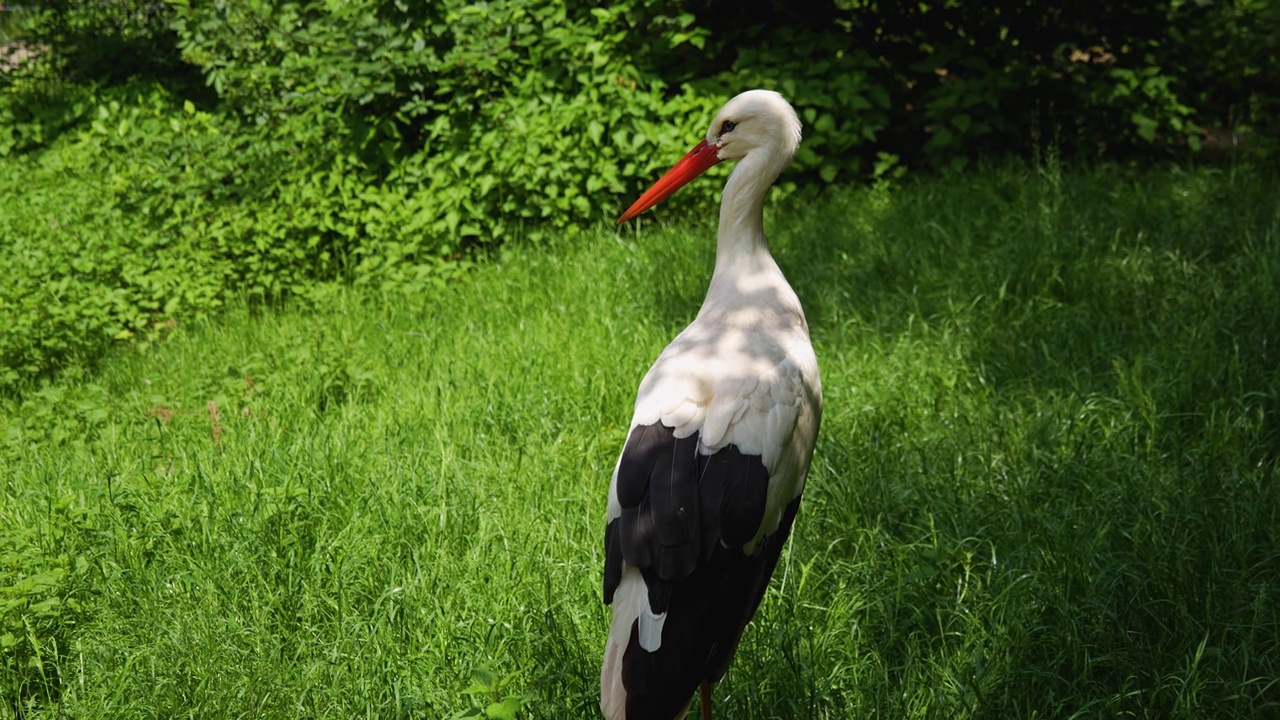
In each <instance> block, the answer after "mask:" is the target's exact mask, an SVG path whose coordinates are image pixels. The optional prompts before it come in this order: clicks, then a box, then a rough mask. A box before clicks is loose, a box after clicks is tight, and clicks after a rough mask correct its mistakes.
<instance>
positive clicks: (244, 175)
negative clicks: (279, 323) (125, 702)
mask: <svg viewBox="0 0 1280 720" xmlns="http://www.w3.org/2000/svg"><path fill="white" fill-rule="evenodd" d="M1278 8H1280V6H1278V5H1276V4H1275V3H1271V2H1267V0H1236V1H1234V2H1231V3H1227V2H1225V1H1223V2H1217V1H1211V2H1197V3H1188V2H1184V1H1183V0H1145V1H1144V2H1139V3H1128V4H1122V5H1114V4H1113V5H1082V6H1080V7H1075V8H1073V9H1072V13H1071V14H1068V13H1066V12H1065V11H1063V10H1061V9H1058V8H1054V7H1048V6H1045V5H1044V4H1042V3H1033V2H1029V1H1028V0H1014V1H1011V2H1009V1H1002V2H998V3H995V4H978V3H961V2H959V1H958V0H941V1H940V2H926V3H908V4H893V3H889V4H871V3H864V2H855V1H853V0H838V1H834V2H830V3H811V4H808V5H805V6H803V7H802V8H800V7H794V6H793V5H792V4H787V3H780V2H775V1H774V0H751V1H748V2H733V3H730V2H727V1H726V0H710V1H709V2H705V3H687V2H681V1H680V0H626V1H624V2H620V3H613V4H610V5H609V6H608V7H600V6H598V4H595V3H582V2H570V3H554V2H549V1H548V0H512V1H510V2H503V3H491V2H466V1H464V0H435V1H432V2H428V1H425V0H419V1H417V2H409V1H408V0H399V1H398V2H395V3H391V2H386V0H357V1H355V2H350V3H303V2H291V3H275V2H266V1H265V0H252V1H249V2H241V3H228V2H212V3H188V2H183V1H182V0H175V2H172V3H169V4H157V3H151V2H137V1H130V0H105V1H104V2H95V3H78V2H71V1H70V0H54V1H52V2H38V3H34V4H33V5H32V7H31V8H30V9H29V10H28V12H27V13H26V14H25V17H24V22H23V23H22V28H21V32H22V33H23V36H24V41H26V42H30V43H32V44H34V45H39V46H41V47H44V48H46V49H45V51H44V52H43V53H42V54H41V55H40V56H39V57H38V58H37V59H36V60H34V61H30V62H28V63H26V64H25V65H24V66H23V67H22V68H21V69H20V70H19V71H17V72H11V73H4V74H0V157H7V158H9V159H8V160H6V161H4V162H5V164H4V165H3V166H2V167H0V176H2V177H3V178H4V179H5V181H6V182H7V183H8V184H10V185H13V186H14V187H15V188H16V189H15V191H14V192H13V194H12V196H11V198H10V199H11V200H12V202H9V203H7V204H6V205H5V208H4V210H3V211H0V233H3V234H0V258H3V259H4V260H5V261H6V266H7V267H11V268H14V269H15V270H14V271H13V272H12V273H11V279H10V280H9V281H8V282H7V283H6V284H5V286H4V288H3V291H2V292H0V315H2V316H3V318H4V319H5V330H4V331H3V332H4V334H3V336H0V338H2V339H0V356H2V357H3V360H4V363H5V365H4V368H3V370H2V371H0V385H3V386H5V387H13V386H15V385H14V384H15V383H21V382H26V381H27V380H30V379H31V378H34V377H38V376H40V375H45V374H48V373H49V372H51V371H54V370H56V369H57V368H58V367H62V366H64V365H66V364H68V363H72V364H76V363H81V362H82V361H87V360H88V359H90V358H92V357H95V356H96V355H97V354H99V353H100V352H101V350H102V348H103V347H104V346H105V345H106V344H109V343H111V342H127V343H138V342H145V341H146V339H147V338H148V337H152V336H156V335H158V334H162V332H163V330H162V328H164V327H167V325H168V324H170V323H171V322H172V321H174V320H175V319H180V318H181V317H185V316H189V315H192V314H200V313H203V312H207V311H209V310H210V309H213V308H216V307H217V306H218V304H219V303H220V302H221V299H222V298H223V297H225V296H226V294H228V293H248V294H250V295H253V296H257V297H263V298H269V297H279V296H282V295H285V294H291V293H292V294H297V293H303V294H305V293H307V292H308V288H309V287H310V286H311V284H313V283H315V282H317V281H330V280H347V281H353V282H356V283H360V284H370V285H376V286H384V287H387V288H396V289H397V291H402V292H410V293H419V294H422V293H430V292H433V291H434V290H435V289H436V288H438V287H439V286H440V285H441V284H442V283H446V282H449V281H450V280H451V279H452V278H455V277H457V276H458V274H459V273H461V272H464V271H465V270H466V268H467V267H468V266H469V265H470V263H471V262H473V261H474V259H475V258H476V257H477V256H481V255H483V254H485V253H487V252H488V250H489V249H491V248H493V247H496V246H498V245H500V244H502V243H506V242H510V241H512V240H520V241H524V242H533V243H540V242H548V241H552V240H554V239H555V238H557V237H559V236H562V235H566V234H571V233H574V232H576V231H578V230H580V229H582V228H584V227H592V226H596V225H598V224H600V223H610V222H611V221H612V219H613V218H615V217H616V216H617V212H618V210H619V209H620V208H621V207H623V206H625V204H626V203H627V202H628V201H629V200H630V199H631V198H632V197H633V196H634V195H635V194H636V193H638V192H639V191H640V190H642V189H643V187H644V186H645V185H647V184H648V183H649V182H651V181H652V180H653V179H654V178H655V177H656V175H657V174H658V173H659V172H661V171H662V170H663V169H665V168H666V167H667V166H668V165H669V164H670V163H671V162H672V161H673V160H674V159H675V158H676V157H678V155H679V153H681V152H682V151H684V150H685V149H686V148H687V147H688V145H689V144H690V143H691V142H692V140H693V139H694V138H696V137H697V136H698V135H699V134H700V133H701V132H703V131H704V130H705V125H704V124H705V123H706V122H707V120H708V118H709V117H710V116H711V114H712V113H713V112H714V111H715V109H716V107H717V106H718V105H719V104H720V103H721V102H723V100H724V99H725V98H727V97H728V96H730V95H732V94H734V93H736V92H738V91H741V90H743V89H745V88H747V87H751V86H767V87H774V88H776V89H778V90H780V91H782V92H783V93H784V94H785V95H786V96H787V97H788V98H789V99H791V101H792V102H793V104H794V105H795V106H796V108H797V110H798V111H799V113H800V115H801V118H802V120H803V121H804V123H805V142H804V144H803V145H802V146H801V149H800V152H799V155H798V157H797V159H796V163H795V165H794V167H793V169H792V170H791V171H789V173H788V175H787V176H786V177H785V178H784V180H783V183H782V191H781V193H786V192H788V191H789V190H791V189H792V188H794V187H797V186H799V185H807V186H810V187H814V188H817V187H821V186H823V185H824V184H828V183H833V182H851V181H852V182H858V181H862V180H865V179H867V178H871V177H879V176H884V175H897V174H900V173H901V172H902V171H903V170H904V169H905V168H907V167H923V168H940V169H948V168H950V169H957V168H963V167H965V166H967V165H968V164H970V163H971V162H972V161H973V160H975V159H977V158H981V157H984V156H992V155H1005V154H1008V153H1011V152H1013V153H1021V154H1024V155H1032V154H1034V153H1037V152H1040V151H1041V150H1043V149H1044V148H1046V147H1049V146H1052V148H1053V152H1054V153H1055V154H1056V155H1057V156H1060V157H1066V158H1070V157H1085V158H1093V157H1097V156H1102V157H1134V156H1139V157H1143V156H1145V157H1152V156H1157V157H1159V156H1186V154H1187V153H1188V152H1191V151H1194V150H1195V149H1196V148H1198V147H1199V146H1200V145H1201V144H1202V143H1204V142H1209V143H1210V144H1211V145H1212V144H1215V143H1217V144H1221V143H1220V141H1219V139H1220V138H1221V137H1227V138H1230V139H1233V140H1234V138H1236V137H1237V136H1239V135H1243V136H1244V137H1245V145H1246V147H1248V146H1253V147H1255V148H1260V149H1267V142H1268V138H1269V136H1270V135H1273V134H1274V130H1275V129H1276V127H1277V123H1278V119H1280V106H1278V103H1277V100H1276V99H1275V96H1274V93H1273V92H1272V91H1271V90H1270V89H1271V88H1274V87H1276V86H1280V75H1278V73H1280V69H1277V66H1276V64H1275V63H1274V57H1273V51H1274V47H1275V46H1276V43H1277V41H1280V9H1278ZM1272 149H1274V148H1272ZM718 172H724V171H723V170H719V171H718ZM718 190H719V188H718V185H717V183H715V182H706V183H698V184H694V185H693V186H691V187H690V188H689V189H688V190H687V191H685V192H684V193H682V194H681V196H680V197H679V198H677V199H676V200H675V201H674V202H673V203H670V204H669V205H668V206H666V207H664V208H663V209H662V210H660V211H659V212H660V213H667V214H673V213H674V214H679V213H682V212H692V211H695V210H696V211H698V212H702V213H704V214H705V213H709V211H710V208H711V205H712V203H713V202H714V200H715V198H716V195H717V193H718ZM50 218H54V219H55V222H56V227H54V226H50V225H49V220H50Z"/></svg>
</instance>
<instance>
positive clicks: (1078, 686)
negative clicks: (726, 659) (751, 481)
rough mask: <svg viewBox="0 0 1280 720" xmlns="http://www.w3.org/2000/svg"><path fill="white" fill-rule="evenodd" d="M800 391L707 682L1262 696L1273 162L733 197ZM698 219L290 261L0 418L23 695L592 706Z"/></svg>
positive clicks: (1278, 538) (843, 712)
mask: <svg viewBox="0 0 1280 720" xmlns="http://www.w3.org/2000/svg"><path fill="white" fill-rule="evenodd" d="M769 224H770V226H771V228H770V231H771V238H772V240H773V245H774V249H775V254H776V255H777V256H778V258H779V262H780V264H781V265H782V266H783V268H784V270H785V271H786V272H787V273H788V275H789V277H790V278H791V280H792V282H793V284H794V285H795V286H796V288H797V291H798V292H799V294H800V296H801V299H802V300H803V301H804V303H805V306H806V308H807V310H808V314H809V320H810V325H811V327H812V328H813V333H814V342H815V345H816V346H817V348H818V352H819V357H820V360H821V363H822V367H823V373H824V388H825V391H826V407H827V413H826V417H825V418H824V425H823V431H822V437H821V438H820V442H819V448H818V452H817V457H816V459H815V468H814V472H813V475H812V477H811V479H810V484H809V490H808V492H807V495H806V499H805V503H804V506H803V507H802V510H801V516H800V519H799V521H798V524H797V530H796V533H795V535H794V538H793V541H792V543H791V545H790V547H789V548H788V550H787V552H786V554H785V555H784V559H783V561H782V563H781V564H780V566H779V570H778V573H777V576H776V577H775V581H774V583H773V584H772V586H771V588H770V591H769V594H768V596H767V598H766V601H765V603H764V605H763V607H762V608H761V611H760V614H759V615H758V616H757V619H756V621H755V622H754V623H753V624H752V626H751V627H750V628H749V629H748V631H747V634H746V637H745V639H744V642H743V645H742V648H741V650H740V652H739V657H738V659H737V662H736V664H735V666H734V668H733V670H732V671H731V672H730V675H729V677H728V678H727V679H726V681H725V682H724V683H723V684H722V686H721V688H720V690H719V691H718V693H717V699H716V702H717V713H718V715H719V716H720V717H730V718H851V717H864V716H876V717H895V718H896V717H906V718H989V717H1017V718H1042V717H1054V718H1085V717H1100V718H1101V717H1108V718H1110V717H1122V716H1123V717H1142V718H1178V717H1185V718H1193V717H1214V718H1233V717H1234V718H1253V717H1265V716H1267V715H1271V714H1277V713H1280V684H1278V683H1277V680H1276V678H1277V677H1280V650H1278V649H1277V647H1276V642H1277V638H1278V637H1280V466H1278V465H1277V458H1280V422H1278V418H1280V362H1277V347H1276V344H1277V343H1278V342H1280V178H1277V177H1275V176H1274V175H1267V174H1257V173H1247V172H1243V171H1240V172H1237V171H1231V170H1218V171H1212V170H1205V171H1196V172H1181V171H1167V172H1150V173H1131V172H1126V171H1120V170H1111V169H1100V170H1095V171H1090V172H1087V173H1063V172H1061V171H1059V170H1058V169H1057V168H1056V167H1054V166H1053V165H1052V164H1050V165H1048V166H1046V167H1044V168H1040V169H1023V168H1004V169H995V170H987V171H983V172H980V173H975V174H974V175H972V176H970V177H966V178H962V179H960V178H957V179H951V180H947V181H942V180H926V181H919V182H911V183H907V184H904V185H901V186H896V187H890V186H882V187H878V188H875V189H869V190H867V189H858V190H841V191H834V192H832V193H830V194H829V195H826V196H823V197H819V198H814V199H812V200H811V201H810V202H808V203H803V204H801V203H797V202H794V201H793V202H789V203H788V204H787V205H786V206H785V207H777V208H773V209H772V210H771V211H770V217H769ZM713 235H714V229H713V228H712V227H711V226H709V225H697V224H695V225H685V226H678V227H658V228H657V229H653V228H645V229H644V230H643V231H641V232H640V233H633V232H632V231H631V230H625V231H622V232H619V233H617V234H614V233H610V232H600V233H594V234H590V235H588V236H586V237H583V238H580V239H577V240H573V241H566V242H564V243H562V244H561V245H560V246H556V247H552V248H543V249H538V250H532V249H527V250H513V251H510V252H509V253H508V254H506V255H504V256H503V257H502V258H500V259H498V260H496V261H495V262H494V263H493V264H491V265H490V266H487V267H485V268H483V269H481V270H479V271H477V272H476V273H474V274H473V275H472V276H471V277H470V278H468V279H467V280H466V281H465V282H463V283H459V284H456V285H451V286H449V287H448V288H445V289H443V290H442V291H440V292H438V293H436V294H434V295H432V296H430V297H416V296H415V297H409V296H395V295H379V294H377V293H373V292H369V291H361V290H353V289H349V288H340V287H333V288H322V289H318V290H317V291H316V293H315V294H314V296H313V297H312V298H311V300H310V301H309V302H302V301H299V302H298V303H296V304H294V305H293V306H290V307H287V308H280V309H277V310H269V311H263V310H259V309H255V308H252V307H250V306H248V305H245V304H241V305H239V306H236V307H233V308H232V309H231V311H230V312H229V313H228V315H227V316H226V317H224V318H222V319H220V320H218V321H216V322H214V321H205V320H200V321H191V322H182V321H181V320H180V321H179V325H178V327H177V328H175V330H174V331H173V334H172V336H171V337H170V338H169V339H168V340H166V341H165V342H163V343H160V344H158V345H155V346H149V347H147V348H146V349H145V350H142V351H139V352H135V353H132V354H124V355H120V356H118V357H115V358H113V359H112V360H110V361H109V362H107V363H106V364H105V365H104V367H103V369H102V370H101V371H100V372H98V373H96V374H94V375H91V376H90V377H89V378H88V379H86V380H80V381H76V382H66V383H63V384H57V385H50V386H47V387H45V388H43V389H41V390H39V391H34V392H31V393H28V394H27V396H26V398H25V399H24V400H22V401H20V402H19V401H13V404H12V406H11V407H7V408H5V409H4V411H3V412H0V452H3V462H4V467H5V468H7V469H6V470H5V473H4V475H5V482H4V483H3V485H0V542H3V543H4V545H3V547H0V623H3V625H0V641H2V642H3V652H4V653H5V655H4V659H5V665H4V668H3V669H4V675H3V676H2V677H0V693H3V698H4V700H5V703H4V704H3V705H0V716H4V715H5V714H9V715H15V714H16V715H19V716H28V717H54V716H68V717H77V718H94V717H131V718H146V717H156V718H173V717H200V718H214V717H321V716H323V717H406V718H445V717H450V716H453V715H455V714H465V713H468V712H470V713H472V714H474V715H475V716H480V717H483V716H486V715H488V716H490V717H506V716H510V715H511V714H512V713H514V716H515V717H520V718H566V717H575V718H576V717H581V718H588V717H594V716H595V714H596V712H597V711H596V710H595V705H596V700H597V687H596V683H597V672H598V661H599V653H600V651H601V647H602V641H603V637H604V633H605V631H606V624H607V611H606V609H605V608H604V606H603V605H602V604H601V600H600V589H601V579H600V563H601V560H602V553H601V552H600V549H601V533H602V526H603V505H604V492H605V488H606V486H607V482H608V475H609V472H610V470H611V466H612V463H613V461H614V460H615V458H616V453H617V452H618V449H619V448H620V446H621V443H622V441H623V440H624V435H625V430H626V427H625V423H626V421H627V418H628V417H629V412H630V403H631V401H632V399H633V392H634V388H635V386H636V384H637V383H638V381H639V379H640V377H641V375H642V374H643V372H644V370H645V368H646V367H647V365H648V363H649V362H651V361H652V359H653V357H654V356H656V354H657V353H658V351H659V350H660V349H661V348H662V346H663V345H664V344H665V342H666V341H667V340H668V339H669V338H670V337H671V336H672V335H673V334H674V333H675V332H676V331H678V330H679V328H680V327H681V326H682V324H683V323H684V322H687V321H688V320H689V319H690V318H691V317H692V315H693V313H694V312H695V311H696V308H697V306H698V303H699V302H700V300H701V295H702V292H703V290H704V289H705V284H706V279H707V276H708V274H709V268H710V264H711V259H712V253H713V248H712V246H711V238H712V237H713Z"/></svg>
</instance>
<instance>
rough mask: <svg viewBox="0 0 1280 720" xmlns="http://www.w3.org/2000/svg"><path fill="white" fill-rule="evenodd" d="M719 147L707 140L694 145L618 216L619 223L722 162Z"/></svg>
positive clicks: (646, 208)
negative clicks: (718, 153)
mask: <svg viewBox="0 0 1280 720" xmlns="http://www.w3.org/2000/svg"><path fill="white" fill-rule="evenodd" d="M716 151H717V148H716V147H715V146H714V145H708V144H707V141H706V140H703V141H702V142H700V143H698V144H697V145H694V146H693V149H692V150H690V151H689V152H688V153H686V154H685V156H684V157H682V158H680V162H678V163H676V164H675V165H673V166H672V167H671V169H670V170H668V171H667V174H665V175H663V176H662V177H661V178H659V179H658V182H656V183H654V184H653V187H651V188H649V189H648V190H645V191H644V194H643V195H641V196H640V199H638V200H636V201H635V202H634V203H632V204H631V207H629V208H627V211H626V212H624V213H622V217H620V218H618V224H619V225H621V224H622V223H624V222H626V221H628V220H630V219H631V218H633V217H635V216H637V215H639V214H640V213H642V212H644V211H645V210H648V209H649V208H651V207H653V206H654V205H657V204H658V203H660V202H662V201H663V200H666V199H667V197H668V196H670V195H671V194H672V193H674V192H675V191H676V190H679V189H680V188H682V187H684V185H685V183H687V182H689V181H690V180H692V179H694V178H696V177H698V176H699V175H701V174H702V173H704V172H706V171H707V168H709V167H711V166H712V165H715V164H716V163H718V162H720V158H719V157H718V156H717V155H716Z"/></svg>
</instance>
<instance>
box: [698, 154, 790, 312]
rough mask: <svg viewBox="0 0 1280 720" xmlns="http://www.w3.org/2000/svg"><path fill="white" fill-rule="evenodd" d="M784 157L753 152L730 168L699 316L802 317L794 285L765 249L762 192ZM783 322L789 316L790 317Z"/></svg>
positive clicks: (770, 182) (766, 244) (776, 172)
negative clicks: (708, 282) (711, 268)
mask: <svg viewBox="0 0 1280 720" xmlns="http://www.w3.org/2000/svg"><path fill="white" fill-rule="evenodd" d="M786 162H787V159H786V158H778V157H773V156H771V155H770V154H768V153H765V152H753V153H750V154H748V155H747V157H745V158H743V159H742V160H741V161H740V162H739V163H738V165H737V167H735V168H734V169H733V173H732V174H731V175H730V176H729V181H728V182H727V183H725V186H724V194H723V195H722V197H721V200H720V230H719V235H718V239H717V243H716V268H715V272H714V273H713V274H712V276H711V285H710V287H708V288H707V297H706V299H705V300H704V301H703V303H702V308H701V309H700V310H699V312H698V315H699V317H720V316H724V315H735V314H738V313H740V312H742V311H747V312H748V313H749V314H752V313H754V314H757V316H758V313H761V312H765V313H769V314H779V315H782V316H786V317H788V318H793V319H794V320H796V321H798V322H799V324H800V325H803V323H804V312H803V310H801V308H800V301H799V299H798V298H796V294H795V291H794V290H792V289H791V286H790V285H789V284H788V283H787V279H786V278H785V277H784V276H783V275H782V270H781V269H779V268H778V264H777V263H776V262H774V259H773V256H772V255H771V254H770V253H769V245H768V243H767V242H766V241H765V237H764V197H765V194H766V193H767V192H768V191H769V187H770V186H771V185H772V184H773V181H774V180H775V179H777V177H778V174H779V173H781V172H782V168H783V166H785V165H786ZM787 322H791V320H788V321H787Z"/></svg>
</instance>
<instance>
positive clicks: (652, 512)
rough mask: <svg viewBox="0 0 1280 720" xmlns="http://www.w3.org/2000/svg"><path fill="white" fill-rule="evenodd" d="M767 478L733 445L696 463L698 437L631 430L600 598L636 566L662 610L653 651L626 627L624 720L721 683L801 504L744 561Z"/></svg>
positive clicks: (657, 427) (667, 709) (667, 708)
mask: <svg viewBox="0 0 1280 720" xmlns="http://www.w3.org/2000/svg"><path fill="white" fill-rule="evenodd" d="M768 487H769V473H768V471H767V470H766V468H765V467H764V463H763V462H762V461H761V458H760V457H759V456H758V455H745V454H743V453H741V452H740V451H739V450H738V449H737V448H736V447H734V446H732V445H730V446H727V447H724V448H722V449H720V450H719V451H717V452H715V453H713V454H710V455H704V454H702V453H700V452H699V451H698V434H697V433H694V434H692V435H690V436H689V437H686V438H676V437H675V435H674V432H673V430H672V428H670V427H667V426H665V425H662V424H661V423H654V424H652V425H645V426H639V427H636V428H634V429H633V430H632V432H631V435H630V437H629V439H628V441H627V444H626V446H625V448H624V449H623V453H622V459H621V461H620V462H619V465H618V482H617V497H618V500H619V503H620V504H621V506H622V514H621V516H620V517H617V518H615V519H614V520H612V521H611V522H610V523H609V524H608V525H607V527H606V528H605V583H604V584H605V586H604V597H605V602H609V603H612V601H613V595H614V591H615V590H616V589H617V587H618V584H619V582H620V581H621V577H622V564H623V562H624V561H625V562H626V563H627V564H629V565H632V566H635V567H637V568H639V569H640V572H641V574H642V576H643V578H644V583H645V586H646V589H647V590H648V595H649V605H650V608H651V610H652V611H653V612H654V613H655V614H661V613H666V618H665V620H664V623H663V629H662V642H661V645H660V647H658V648H657V650H656V651H654V652H650V651H648V650H645V649H644V648H643V647H641V645H640V642H639V638H638V633H639V621H635V622H633V623H632V627H631V638H630V642H628V643H627V649H626V652H625V654H624V655H623V660H622V682H623V685H624V686H625V687H626V690H627V713H628V717H636V718H648V717H674V716H675V715H676V714H677V713H679V711H680V710H681V709H682V708H683V707H684V706H685V705H686V704H687V703H688V702H689V698H690V697H691V695H692V694H693V692H694V690H696V689H697V687H698V685H699V684H700V683H701V682H703V681H707V682H716V681H718V680H719V679H720V678H721V677H723V676H724V673H725V671H726V670H727V669H728V666H729V662H730V660H732V658H733V654H734V651H735V650H736V649H737V647H738V641H739V639H740V638H741V636H742V631H743V629H744V628H745V627H746V625H747V622H748V621H749V620H750V619H751V616H752V615H753V614H754V613H755V610H756V608H757V607H758V606H759V604H760V600H761V599H762V598H763V597H764V592H765V588H766V587H767V585H768V583H769V578H770V576H771V575H772V574H773V569H774V566H775V565H776V564H777V561H778V556H779V554H780V553H781V550H782V545H783V543H785V541H786V538H787V536H788V534H789V533H790V531H791V524H792V521H793V520H794V518H795V514H796V511H797V509H798V508H799V505H800V498H799V497H796V498H795V499H794V500H792V501H791V502H790V504H789V505H788V506H787V507H786V509H785V511H784V513H783V516H782V519H781V522H780V523H779V525H778V527H777V529H776V530H775V531H774V532H773V533H772V534H770V535H768V536H766V537H764V538H762V539H761V540H760V541H759V542H758V543H756V545H755V547H754V548H753V549H752V552H751V553H750V554H748V553H747V552H746V549H745V546H746V544H747V543H749V542H750V541H751V540H752V539H754V537H755V535H756V532H757V531H758V530H759V528H760V523H761V522H762V521H763V519H764V514H765V503H766V498H767V494H768Z"/></svg>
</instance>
